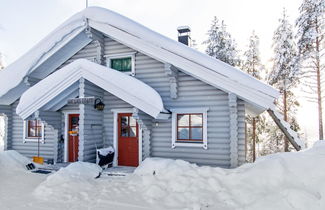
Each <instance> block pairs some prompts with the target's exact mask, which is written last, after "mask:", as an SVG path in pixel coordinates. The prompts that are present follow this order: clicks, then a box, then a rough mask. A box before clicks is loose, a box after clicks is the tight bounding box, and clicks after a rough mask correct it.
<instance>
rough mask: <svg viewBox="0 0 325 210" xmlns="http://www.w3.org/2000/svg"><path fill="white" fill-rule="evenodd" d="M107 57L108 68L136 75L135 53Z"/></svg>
mask: <svg viewBox="0 0 325 210" xmlns="http://www.w3.org/2000/svg"><path fill="white" fill-rule="evenodd" d="M106 57H107V61H106V62H107V65H108V67H110V68H112V69H115V70H117V71H120V72H124V73H127V74H130V75H132V76H134V75H135V69H134V68H135V64H134V61H135V52H132V53H122V54H115V55H109V56H106Z"/></svg>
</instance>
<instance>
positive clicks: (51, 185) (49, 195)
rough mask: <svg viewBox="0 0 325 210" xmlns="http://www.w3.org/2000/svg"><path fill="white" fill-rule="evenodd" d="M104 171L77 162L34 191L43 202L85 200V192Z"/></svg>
mask: <svg viewBox="0 0 325 210" xmlns="http://www.w3.org/2000/svg"><path fill="white" fill-rule="evenodd" d="M101 172H102V169H101V168H100V167H99V166H98V165H96V164H93V163H86V162H75V163H71V164H70V165H69V166H67V167H65V168H61V169H60V170H59V171H58V172H56V173H54V174H52V175H50V176H48V177H47V179H46V180H45V181H44V182H43V183H41V184H40V185H39V186H38V187H37V188H36V189H35V191H34V195H35V196H37V197H38V198H40V199H43V200H48V199H50V200H53V199H57V200H60V201H62V200H65V199H69V200H73V198H75V199H76V200H78V199H84V197H83V196H84V195H83V193H82V192H83V191H85V190H86V189H88V190H89V189H91V188H92V186H93V181H94V179H95V178H96V177H97V176H98V175H99V174H100V173H101Z"/></svg>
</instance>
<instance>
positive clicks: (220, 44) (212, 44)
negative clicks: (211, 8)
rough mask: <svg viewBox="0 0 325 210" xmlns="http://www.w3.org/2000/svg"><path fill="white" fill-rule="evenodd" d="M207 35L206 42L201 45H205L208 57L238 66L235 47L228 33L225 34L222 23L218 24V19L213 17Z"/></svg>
mask: <svg viewBox="0 0 325 210" xmlns="http://www.w3.org/2000/svg"><path fill="white" fill-rule="evenodd" d="M207 34H208V40H206V41H204V42H203V44H206V45H207V49H206V53H207V54H208V55H210V56H212V57H214V58H216V59H219V60H221V61H223V62H225V63H228V64H230V65H232V66H239V65H240V59H239V56H238V51H237V49H236V47H237V45H236V43H235V40H234V39H232V38H231V35H230V33H228V32H227V30H226V25H225V23H224V21H221V23H220V22H219V20H218V18H217V17H214V19H213V21H212V24H211V27H210V29H209V31H208V33H207Z"/></svg>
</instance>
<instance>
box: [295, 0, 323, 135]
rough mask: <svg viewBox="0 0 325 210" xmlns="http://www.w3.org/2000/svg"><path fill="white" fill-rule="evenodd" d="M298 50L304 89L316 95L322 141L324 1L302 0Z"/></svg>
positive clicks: (298, 23)
mask: <svg viewBox="0 0 325 210" xmlns="http://www.w3.org/2000/svg"><path fill="white" fill-rule="evenodd" d="M299 12H300V16H299V17H298V19H297V21H296V26H297V27H298V33H297V38H298V48H299V53H300V58H301V62H300V64H301V67H302V68H303V69H304V77H303V79H304V83H305V87H306V88H308V90H310V92H309V95H310V94H315V95H316V102H317V104H318V126H319V139H324V132H323V116H322V115H323V114H322V111H323V110H322V106H323V104H322V103H323V101H322V82H321V77H322V75H321V73H322V71H324V66H325V64H324V62H325V61H324V60H325V59H324V56H325V0H303V2H302V4H301V6H300V8H299Z"/></svg>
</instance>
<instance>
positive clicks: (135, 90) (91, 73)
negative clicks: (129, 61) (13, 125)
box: [16, 59, 167, 119]
mask: <svg viewBox="0 0 325 210" xmlns="http://www.w3.org/2000/svg"><path fill="white" fill-rule="evenodd" d="M80 78H84V79H86V80H88V81H90V82H92V83H94V84H96V85H97V86H98V87H100V88H102V89H104V90H106V91H107V92H109V93H111V94H113V95H115V96H117V97H118V98H121V99H122V100H124V101H126V102H127V103H129V104H131V105H133V106H135V107H136V108H139V109H140V110H142V111H143V112H145V113H147V114H149V115H151V116H152V117H154V118H158V116H159V114H160V113H166V112H167V111H166V110H165V109H164V106H163V102H162V99H161V97H160V95H159V94H158V93H157V92H156V91H155V90H154V89H153V88H151V87H150V86H148V85H147V84H145V83H143V82H141V81H140V80H138V79H136V78H134V77H131V76H128V75H126V74H124V73H122V72H119V71H116V70H113V69H110V68H107V67H105V66H102V65H99V64H96V63H94V62H91V61H88V60H86V59H78V60H76V61H74V62H72V63H71V64H69V65H67V66H65V67H63V68H62V69H60V70H58V71H56V72H54V73H53V74H51V75H50V76H48V77H46V78H45V79H43V80H41V81H40V82H38V83H37V84H36V85H34V86H33V87H31V88H30V89H28V90H27V91H26V92H25V93H24V94H23V95H22V96H21V98H20V101H19V104H18V106H17V109H16V112H17V114H18V115H19V116H20V117H22V118H23V119H26V118H28V117H29V116H30V115H32V114H33V113H34V112H36V111H37V110H40V109H41V108H42V107H44V106H45V105H46V104H48V103H49V102H51V101H52V100H53V99H55V98H56V97H57V96H58V95H59V94H61V93H63V92H64V91H65V90H66V89H67V88H69V87H70V86H72V85H73V84H75V83H76V82H78V80H79V79H80ZM121 81H123V82H121ZM126 84H127V85H126ZM130 90H131V91H130Z"/></svg>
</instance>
